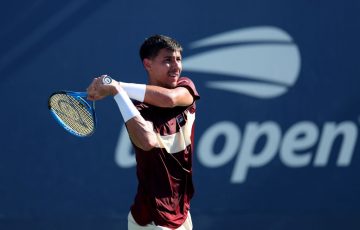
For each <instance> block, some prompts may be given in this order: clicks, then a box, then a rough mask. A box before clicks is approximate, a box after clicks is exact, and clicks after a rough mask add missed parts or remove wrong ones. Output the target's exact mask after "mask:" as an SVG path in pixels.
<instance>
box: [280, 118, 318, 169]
mask: <svg viewBox="0 0 360 230" xmlns="http://www.w3.org/2000/svg"><path fill="white" fill-rule="evenodd" d="M318 136H319V130H318V128H317V127H316V125H315V124H314V123H312V122H309V121H302V122H299V123H297V124H295V125H293V126H292V127H291V128H290V129H289V130H288V131H287V132H286V133H285V135H284V139H283V141H282V145H281V148H280V159H281V161H282V162H283V163H284V164H285V165H286V166H288V167H304V166H306V165H309V163H310V161H311V157H312V156H311V152H306V153H302V154H301V155H300V154H296V153H297V152H299V151H304V150H306V149H308V148H310V147H312V146H314V144H315V143H316V141H317V139H318Z"/></svg>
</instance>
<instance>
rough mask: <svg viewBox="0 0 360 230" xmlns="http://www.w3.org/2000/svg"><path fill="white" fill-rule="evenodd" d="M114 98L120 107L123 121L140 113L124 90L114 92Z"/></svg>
mask: <svg viewBox="0 0 360 230" xmlns="http://www.w3.org/2000/svg"><path fill="white" fill-rule="evenodd" d="M114 99H115V101H116V103H117V105H118V107H119V109H120V113H121V115H122V117H123V119H124V121H125V123H126V122H127V121H128V120H130V119H131V118H133V117H136V116H138V115H140V112H139V111H138V110H137V109H136V107H135V105H134V104H133V103H132V101H131V100H130V98H129V96H128V95H127V94H126V92H124V91H122V92H120V93H118V94H116V95H115V96H114Z"/></svg>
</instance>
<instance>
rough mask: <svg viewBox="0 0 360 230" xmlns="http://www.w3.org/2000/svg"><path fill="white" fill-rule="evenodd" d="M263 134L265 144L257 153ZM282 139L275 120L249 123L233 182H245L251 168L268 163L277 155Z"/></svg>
mask: <svg viewBox="0 0 360 230" xmlns="http://www.w3.org/2000/svg"><path fill="white" fill-rule="evenodd" d="M262 136H265V137H266V142H265V145H264V147H263V148H262V150H261V151H260V152H259V153H255V147H256V144H257V143H258V140H259V138H260V137H262ZM280 140H281V130H280V128H279V126H278V125H277V124H276V123H275V122H270V121H268V122H265V123H263V124H261V125H259V124H258V123H256V122H250V123H248V124H247V126H246V129H245V132H244V141H243V144H242V147H241V149H240V153H239V156H238V158H237V161H236V162H235V166H234V171H233V173H232V176H231V182H232V183H243V182H244V181H245V180H246V175H247V173H248V170H249V168H251V167H253V168H254V167H260V166H263V165H265V164H266V163H268V162H269V161H270V160H271V159H272V158H273V157H274V156H275V154H276V150H277V149H278V146H279V143H280Z"/></svg>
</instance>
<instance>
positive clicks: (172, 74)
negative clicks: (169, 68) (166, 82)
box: [168, 72, 180, 78]
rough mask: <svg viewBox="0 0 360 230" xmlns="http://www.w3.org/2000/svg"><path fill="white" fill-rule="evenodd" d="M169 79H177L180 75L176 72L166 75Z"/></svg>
mask: <svg viewBox="0 0 360 230" xmlns="http://www.w3.org/2000/svg"><path fill="white" fill-rule="evenodd" d="M168 76H169V77H173V78H176V77H179V76H180V73H178V72H171V73H169V74H168Z"/></svg>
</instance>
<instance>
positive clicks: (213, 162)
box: [198, 121, 241, 168]
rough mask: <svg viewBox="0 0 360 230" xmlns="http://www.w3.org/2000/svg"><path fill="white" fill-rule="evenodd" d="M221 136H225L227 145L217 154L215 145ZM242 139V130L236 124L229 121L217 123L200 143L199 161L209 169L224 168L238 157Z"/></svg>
mask: <svg viewBox="0 0 360 230" xmlns="http://www.w3.org/2000/svg"><path fill="white" fill-rule="evenodd" d="M221 135H224V137H225V143H224V146H223V148H222V150H221V151H220V152H219V153H215V152H214V145H215V143H216V140H217V139H218V137H219V136H221ZM240 137H241V134H240V130H239V129H238V128H237V126H236V124H234V123H232V122H229V121H223V122H219V123H216V124H215V125H213V126H211V127H210V128H209V129H208V130H206V132H205V133H204V135H203V136H202V138H201V139H200V141H199V148H198V149H199V151H198V158H199V161H200V162H201V163H202V164H203V165H205V166H207V167H209V168H214V167H220V166H223V165H224V164H226V163H227V162H229V161H230V160H231V159H232V158H234V156H235V155H236V153H237V149H238V146H239V143H240Z"/></svg>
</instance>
